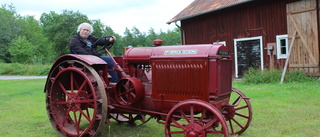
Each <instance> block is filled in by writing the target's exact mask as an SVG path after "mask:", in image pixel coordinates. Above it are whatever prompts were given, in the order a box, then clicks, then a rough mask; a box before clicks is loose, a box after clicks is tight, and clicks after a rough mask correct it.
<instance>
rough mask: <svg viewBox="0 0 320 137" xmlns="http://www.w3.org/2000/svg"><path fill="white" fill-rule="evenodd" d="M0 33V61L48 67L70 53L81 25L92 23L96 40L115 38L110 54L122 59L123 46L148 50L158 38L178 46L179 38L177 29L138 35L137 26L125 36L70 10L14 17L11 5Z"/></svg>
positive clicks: (3, 12) (2, 15)
mask: <svg viewBox="0 0 320 137" xmlns="http://www.w3.org/2000/svg"><path fill="white" fill-rule="evenodd" d="M0 18H1V19H2V22H1V26H0V30H1V31H2V33H0V52H1V53H2V54H1V55H0V62H5V63H11V62H12V63H24V64H30V63H31V64H47V63H51V62H53V61H54V60H55V59H56V58H58V57H59V56H61V55H63V54H68V53H70V49H69V41H70V39H71V37H72V36H73V35H76V34H77V32H76V30H77V27H78V25H79V24H81V23H83V22H88V23H90V24H92V26H93V28H94V32H93V33H92V35H94V36H97V37H102V36H108V35H112V36H115V37H116V38H117V41H116V42H115V44H114V46H113V48H111V49H110V52H111V54H112V55H115V56H121V55H122V54H123V52H124V49H125V48H126V47H128V46H129V45H130V46H133V47H150V46H152V45H153V40H155V39H157V38H160V39H161V40H163V43H164V44H163V45H180V44H181V40H180V38H181V36H180V30H179V29H178V28H176V29H174V30H172V31H171V30H168V31H167V32H163V31H160V33H156V32H155V31H154V29H153V28H150V30H149V31H148V33H147V34H146V33H145V32H141V31H140V30H139V29H138V28H137V27H132V28H131V29H129V28H126V30H125V32H124V36H121V35H120V34H117V33H115V32H114V31H113V30H112V28H111V27H110V26H106V25H104V23H103V22H101V21H100V20H89V19H88V17H87V15H84V14H82V13H80V12H79V11H77V12H74V11H70V10H63V11H62V13H61V14H58V13H56V12H54V11H51V12H49V13H43V14H42V15H41V17H40V20H39V21H38V20H36V19H34V16H20V15H18V14H16V11H15V8H14V6H13V5H9V6H7V5H2V7H1V8H0Z"/></svg>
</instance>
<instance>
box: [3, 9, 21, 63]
mask: <svg viewBox="0 0 320 137" xmlns="http://www.w3.org/2000/svg"><path fill="white" fill-rule="evenodd" d="M0 18H1V25H0V31H1V33H0V53H1V54H0V62H7V63H9V62H10V57H11V55H10V53H9V51H8V49H9V43H10V42H11V41H12V40H13V39H15V38H16V37H17V34H18V33H17V32H18V28H19V27H18V25H17V23H16V11H15V8H14V7H13V6H12V5H9V6H7V5H2V7H1V8H0Z"/></svg>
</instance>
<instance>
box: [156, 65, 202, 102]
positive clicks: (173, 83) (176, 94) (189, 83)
mask: <svg viewBox="0 0 320 137" xmlns="http://www.w3.org/2000/svg"><path fill="white" fill-rule="evenodd" d="M152 83H153V84H152V91H153V93H152V97H153V99H159V100H174V101H181V100H186V99H192V98H196V99H201V100H207V99H208V60H197V61H195V60H192V61H191V60H175V61H172V60H170V61H169V60H159V61H153V62H152Z"/></svg>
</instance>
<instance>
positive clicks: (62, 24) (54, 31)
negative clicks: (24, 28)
mask: <svg viewBox="0 0 320 137" xmlns="http://www.w3.org/2000/svg"><path fill="white" fill-rule="evenodd" d="M40 21H41V24H42V27H43V31H44V34H45V36H46V37H47V38H48V39H49V41H51V42H52V43H53V50H54V52H55V56H56V57H59V56H61V55H63V54H68V53H70V48H69V41H70V39H71V37H72V36H73V35H75V34H77V32H76V30H77V27H78V25H79V24H81V23H83V22H88V23H91V22H90V20H89V19H88V17H87V16H86V15H84V14H82V13H80V12H73V11H68V10H63V12H62V14H57V13H55V12H53V11H51V12H50V13H49V14H47V13H43V14H42V15H41V17H40Z"/></svg>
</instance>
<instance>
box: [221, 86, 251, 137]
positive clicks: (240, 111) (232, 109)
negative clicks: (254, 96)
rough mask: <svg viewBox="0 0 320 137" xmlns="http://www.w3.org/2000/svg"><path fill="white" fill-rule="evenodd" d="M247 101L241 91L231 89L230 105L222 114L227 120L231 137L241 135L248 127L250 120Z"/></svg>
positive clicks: (249, 105) (249, 108)
mask: <svg viewBox="0 0 320 137" xmlns="http://www.w3.org/2000/svg"><path fill="white" fill-rule="evenodd" d="M249 99H250V98H248V97H246V96H245V95H244V94H243V93H242V92H241V91H239V90H237V89H235V88H232V93H231V96H230V101H229V102H230V103H229V104H228V105H227V107H226V108H225V110H224V111H223V112H222V114H223V115H224V116H225V118H226V120H227V124H228V127H229V130H230V134H231V135H237V134H241V133H243V132H244V131H245V130H246V129H247V128H248V127H249V125H250V122H251V119H252V108H251V104H250V102H249Z"/></svg>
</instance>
